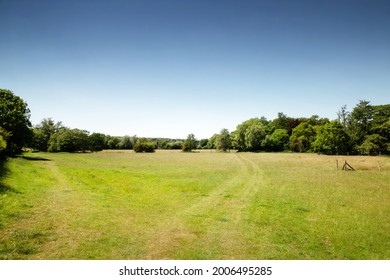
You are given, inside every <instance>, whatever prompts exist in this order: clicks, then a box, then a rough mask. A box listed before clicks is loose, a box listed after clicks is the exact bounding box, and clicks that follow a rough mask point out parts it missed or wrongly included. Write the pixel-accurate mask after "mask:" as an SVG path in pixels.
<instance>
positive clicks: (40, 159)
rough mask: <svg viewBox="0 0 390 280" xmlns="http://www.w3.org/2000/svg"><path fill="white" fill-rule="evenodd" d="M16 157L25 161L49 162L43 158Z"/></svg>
mask: <svg viewBox="0 0 390 280" xmlns="http://www.w3.org/2000/svg"><path fill="white" fill-rule="evenodd" d="M17 157H18V158H22V159H25V160H32V161H50V159H47V158H43V157H26V156H17Z"/></svg>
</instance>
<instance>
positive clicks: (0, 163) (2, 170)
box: [0, 159, 18, 194]
mask: <svg viewBox="0 0 390 280" xmlns="http://www.w3.org/2000/svg"><path fill="white" fill-rule="evenodd" d="M6 163H7V160H5V159H0V194H1V193H5V192H16V193H17V192H18V191H16V190H15V189H14V188H12V187H10V186H7V185H6V184H4V183H3V179H4V177H5V176H7V174H8V173H9V170H8V168H7V165H6Z"/></svg>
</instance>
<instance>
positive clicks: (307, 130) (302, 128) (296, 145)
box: [289, 122, 316, 153]
mask: <svg viewBox="0 0 390 280" xmlns="http://www.w3.org/2000/svg"><path fill="white" fill-rule="evenodd" d="M315 136H316V132H315V130H314V128H313V126H312V125H310V124H309V123H307V122H302V123H300V124H299V125H298V126H297V127H295V128H294V129H293V130H292V134H291V136H290V140H289V141H290V149H291V150H293V151H296V152H300V153H302V152H306V151H308V150H310V147H311V143H312V142H314V139H315Z"/></svg>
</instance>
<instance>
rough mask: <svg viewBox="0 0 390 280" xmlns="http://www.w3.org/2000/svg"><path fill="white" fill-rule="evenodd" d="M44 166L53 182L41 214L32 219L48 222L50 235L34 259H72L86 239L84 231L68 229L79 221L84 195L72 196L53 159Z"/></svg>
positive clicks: (71, 191)
mask: <svg viewBox="0 0 390 280" xmlns="http://www.w3.org/2000/svg"><path fill="white" fill-rule="evenodd" d="M45 167H46V168H48V169H49V170H50V172H51V174H52V176H53V178H55V180H56V181H55V182H53V185H52V186H51V188H50V189H49V191H48V194H47V198H46V200H45V203H43V204H42V205H41V206H40V210H39V211H40V216H41V217H39V215H36V217H35V218H36V219H38V221H37V222H38V223H39V222H42V221H45V222H46V223H51V225H52V228H51V231H52V236H51V238H50V239H49V241H48V242H46V243H45V244H44V248H43V250H42V251H41V253H38V254H37V255H36V256H35V258H37V259H59V258H62V259H63V258H75V257H76V255H77V253H75V252H76V251H77V250H78V247H79V244H80V243H79V242H80V241H83V240H85V239H88V238H90V237H89V236H88V235H89V234H90V233H89V232H88V231H87V230H84V229H80V228H75V227H73V228H72V224H73V223H75V222H76V223H81V224H82V222H81V221H82V220H83V217H84V213H85V211H86V207H87V206H86V205H87V204H88V203H87V198H86V197H84V198H83V197H80V196H79V195H76V193H75V191H76V190H75V187H74V186H73V185H72V184H71V182H69V180H68V179H67V178H66V175H65V174H64V173H63V172H62V171H61V170H60V169H59V167H58V165H57V163H56V162H55V161H50V162H46V163H45ZM72 256H73V257H72ZM76 258H77V257H76Z"/></svg>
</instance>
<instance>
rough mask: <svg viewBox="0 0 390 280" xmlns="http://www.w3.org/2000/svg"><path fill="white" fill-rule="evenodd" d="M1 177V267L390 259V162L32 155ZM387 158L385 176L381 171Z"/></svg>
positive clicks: (224, 155) (223, 155) (162, 154)
mask: <svg viewBox="0 0 390 280" xmlns="http://www.w3.org/2000/svg"><path fill="white" fill-rule="evenodd" d="M27 157H35V158H42V159H47V160H26V159H23V158H17V159H12V160H10V161H9V163H7V166H8V168H9V172H8V173H7V175H6V176H5V177H3V178H1V184H2V188H1V190H2V191H1V193H0V259H388V258H390V236H389V232H390V218H389V217H390V189H389V182H390V160H389V158H371V157H349V158H348V160H349V162H351V164H353V165H354V166H355V167H356V168H357V169H358V171H357V172H343V171H337V170H335V159H339V160H342V158H341V157H323V156H317V155H310V154H305V155H299V154H252V153H210V152H202V153H189V154H185V153H178V152H166V151H158V152H157V153H155V154H134V153H131V152H122V151H118V152H102V153H96V154H45V153H39V154H29V155H27ZM378 160H381V163H380V164H381V171H378V170H376V169H375V168H376V166H377V161H378Z"/></svg>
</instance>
